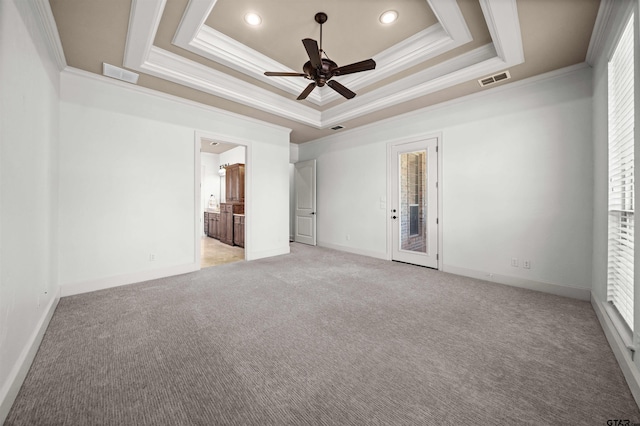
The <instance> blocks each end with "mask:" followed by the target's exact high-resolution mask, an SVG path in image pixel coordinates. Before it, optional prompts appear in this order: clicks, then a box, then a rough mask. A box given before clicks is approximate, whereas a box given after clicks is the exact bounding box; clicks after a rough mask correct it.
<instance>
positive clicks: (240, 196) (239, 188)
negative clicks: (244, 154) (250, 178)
mask: <svg viewBox="0 0 640 426" xmlns="http://www.w3.org/2000/svg"><path fill="white" fill-rule="evenodd" d="M237 176H238V177H237V180H236V182H237V183H236V196H237V200H238V201H239V202H241V203H244V164H238V174H237Z"/></svg>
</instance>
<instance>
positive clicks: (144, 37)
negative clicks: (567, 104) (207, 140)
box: [123, 0, 524, 129]
mask: <svg viewBox="0 0 640 426" xmlns="http://www.w3.org/2000/svg"><path fill="white" fill-rule="evenodd" d="M215 3H216V0H207V1H198V2H193V1H192V2H189V6H188V7H187V9H186V11H185V13H184V15H183V17H182V21H181V22H180V25H179V28H178V31H177V32H176V34H175V37H174V40H173V43H174V44H175V45H177V46H179V47H182V48H184V49H187V50H189V51H191V52H193V53H196V54H198V55H200V56H203V57H206V58H208V59H211V60H213V61H215V62H218V63H220V64H223V65H225V66H228V67H231V68H233V69H235V70H237V71H240V72H242V73H244V74H246V75H249V76H251V77H254V78H256V79H258V80H260V81H263V82H267V83H268V84H271V85H273V86H274V87H277V88H279V89H282V90H284V91H285V92H287V93H292V94H297V93H299V92H300V91H301V90H302V88H303V86H304V85H305V82H306V80H303V79H300V80H301V81H296V79H288V81H283V80H286V79H283V78H273V79H267V78H266V77H264V76H263V75H262V73H263V72H264V70H266V69H268V70H270V71H278V70H282V71H291V70H290V69H288V68H287V67H285V66H284V65H282V64H279V63H277V62H276V61H274V60H272V59H270V58H268V57H266V56H264V55H261V54H260V53H258V52H256V51H254V50H252V49H250V48H248V47H246V46H244V45H242V44H240V43H238V42H236V41H235V40H232V39H231V38H229V37H227V36H225V35H224V34H222V33H220V32H218V31H215V30H214V29H212V28H210V27H208V26H206V25H205V24H204V22H205V20H206V18H207V16H209V14H210V13H211V12H212V10H213V7H214V6H215ZM428 3H429V5H430V6H431V8H432V10H433V12H434V14H435V15H436V17H437V19H438V21H439V22H438V23H437V24H435V25H433V26H431V27H429V28H427V29H425V30H423V31H421V32H419V33H418V34H416V35H415V36H413V37H410V38H408V39H406V40H404V41H403V42H400V43H398V44H396V45H395V46H392V47H391V48H389V49H386V50H385V51H383V52H380V53H379V54H377V55H375V56H374V59H375V60H376V61H377V62H378V68H377V69H376V72H375V73H362V74H354V75H350V76H345V77H344V78H342V79H341V82H343V83H344V84H345V85H347V86H349V87H350V88H351V89H353V90H357V89H361V88H365V87H367V86H369V85H372V84H374V83H376V82H380V81H381V80H383V79H385V78H387V77H390V76H393V75H394V74H396V73H397V72H399V71H400V70H403V69H406V67H408V66H413V65H416V64H419V63H421V62H424V61H426V60H428V59H431V58H433V57H435V56H437V55H440V54H442V53H444V52H447V51H449V50H451V49H454V48H455V47H458V46H461V45H463V44H465V43H467V42H469V41H470V40H471V34H470V32H469V29H468V28H467V25H466V24H465V22H464V18H463V16H462V14H461V13H460V9H459V8H458V5H457V3H456V2H452V1H451V0H429V1H428ZM480 5H481V9H482V12H483V14H484V18H485V20H486V22H487V26H488V28H489V32H490V34H491V38H492V43H491V44H488V45H485V46H482V47H480V48H477V49H474V50H472V51H470V52H467V53H464V54H461V55H459V56H457V57H454V58H452V59H450V60H448V61H445V62H442V63H440V64H438V65H435V66H433V67H430V68H427V69H425V70H422V71H420V72H417V73H415V74H412V75H409V76H407V77H404V78H402V79H400V80H398V81H395V82H393V83H390V84H387V85H383V86H382V87H380V88H377V89H374V90H372V91H370V92H368V93H364V94H362V95H360V96H357V97H356V98H354V99H351V100H349V101H347V102H342V103H340V104H338V105H336V106H332V107H328V108H326V109H324V110H322V111H319V110H317V109H315V108H312V107H309V106H307V105H305V103H302V102H299V101H295V100H292V99H290V98H287V97H284V96H282V95H279V94H277V93H274V92H271V91H269V90H266V89H264V88H261V87H258V86H256V85H254V84H251V83H249V82H247V81H244V80H240V79H238V78H236V77H232V76H230V75H228V74H225V73H223V72H221V71H218V70H215V69H212V68H210V67H207V66H205V65H202V64H200V63H197V62H195V61H192V60H189V59H186V58H184V57H181V56H179V55H176V54H174V53H171V52H169V51H167V50H165V49H162V48H159V47H157V46H154V44H153V41H154V40H155V36H156V33H157V30H158V26H159V24H160V20H161V18H162V13H163V11H164V8H165V6H166V0H153V1H152V0H132V4H131V12H130V19H129V28H128V33H127V40H126V47H125V56H124V62H123V63H124V66H125V67H127V68H131V69H133V70H136V71H139V72H144V73H147V74H150V75H153V76H156V77H159V78H162V79H165V80H169V81H172V82H174V83H178V84H181V85H184V86H187V87H191V88H194V89H197V90H201V91H203V92H207V93H210V94H213V95H216V96H220V97H222V98H225V99H229V100H231V101H234V102H238V103H240V104H243V105H247V106H250V107H253V108H257V109H260V110H262V111H266V112H269V113H272V114H276V115H278V116H281V117H284V118H287V119H291V120H294V121H297V122H299V123H303V124H306V125H309V126H312V127H315V128H319V129H323V128H327V127H330V126H333V125H335V124H338V123H340V122H344V121H346V120H349V119H353V118H357V117H360V116H363V115H366V114H369V113H372V112H375V111H379V110H381V109H384V108H388V107H389V106H392V105H395V104H399V103H402V102H406V101H409V100H412V99H415V98H418V97H421V96H424V95H427V94H429V93H433V92H436V91H439V90H442V89H446V88H448V87H452V86H454V85H457V84H460V83H464V82H467V81H469V80H473V79H477V78H481V77H483V76H485V75H488V74H493V73H496V72H499V71H502V70H504V69H505V68H508V67H511V66H514V65H517V64H520V63H522V62H523V61H524V55H523V48H522V36H521V33H520V24H519V20H518V11H517V7H516V1H515V0H480ZM312 95H313V96H310V99H309V100H310V101H311V102H312V103H314V104H316V105H319V106H325V105H327V104H328V103H330V102H333V101H335V100H338V99H339V98H340V97H339V95H337V94H336V93H334V92H333V91H330V92H329V91H326V92H324V93H320V91H314V93H313V94H312Z"/></svg>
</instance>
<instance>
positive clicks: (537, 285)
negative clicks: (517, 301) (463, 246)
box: [440, 265, 591, 301]
mask: <svg viewBox="0 0 640 426" xmlns="http://www.w3.org/2000/svg"><path fill="white" fill-rule="evenodd" d="M440 270H441V271H443V272H448V273H451V274H456V275H462V276H465V277H471V278H477V279H480V280H485V281H491V282H494V283H498V284H505V285H510V286H513V287H521V288H526V289H529V290H536V291H541V292H543V293H550V294H555V295H558V296H564V297H571V298H573V299H580V300H587V301H588V300H590V299H591V289H590V288H579V287H569V286H564V285H560V284H552V283H546V282H541V281H533V280H527V279H525V278H519V277H511V276H508V275H499V274H490V273H488V272H484V271H476V270H473V269H466V268H460V267H458V266H451V265H442V268H441V269H440Z"/></svg>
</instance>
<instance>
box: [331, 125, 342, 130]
mask: <svg viewBox="0 0 640 426" xmlns="http://www.w3.org/2000/svg"><path fill="white" fill-rule="evenodd" d="M340 129H344V126H341V125H339V124H338V125H337V126H333V127H332V128H331V130H340Z"/></svg>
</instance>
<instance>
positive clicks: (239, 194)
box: [225, 163, 244, 203]
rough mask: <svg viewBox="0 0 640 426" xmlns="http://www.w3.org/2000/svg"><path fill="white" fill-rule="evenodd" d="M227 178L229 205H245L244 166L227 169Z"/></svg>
mask: <svg viewBox="0 0 640 426" xmlns="http://www.w3.org/2000/svg"><path fill="white" fill-rule="evenodd" d="M225 176H226V177H225V189H226V191H227V193H226V201H227V203H244V164H240V163H236V164H232V165H230V166H227V167H225Z"/></svg>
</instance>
